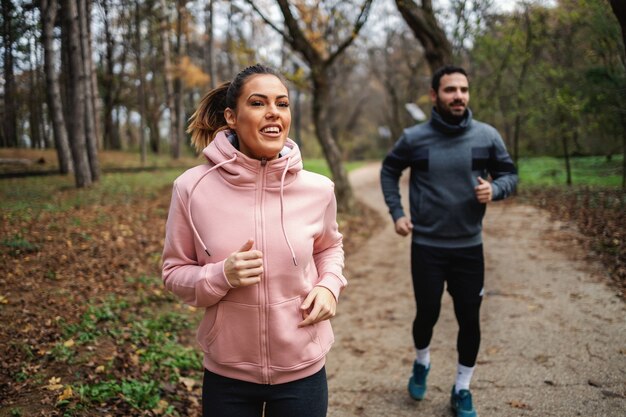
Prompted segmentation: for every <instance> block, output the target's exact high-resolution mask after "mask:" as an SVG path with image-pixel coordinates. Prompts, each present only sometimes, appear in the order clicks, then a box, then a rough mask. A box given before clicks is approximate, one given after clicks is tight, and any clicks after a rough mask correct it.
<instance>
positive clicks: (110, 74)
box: [100, 0, 121, 150]
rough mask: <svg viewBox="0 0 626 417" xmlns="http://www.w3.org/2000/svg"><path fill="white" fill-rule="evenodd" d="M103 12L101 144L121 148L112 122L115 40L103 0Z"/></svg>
mask: <svg viewBox="0 0 626 417" xmlns="http://www.w3.org/2000/svg"><path fill="white" fill-rule="evenodd" d="M100 5H101V7H102V13H103V25H104V39H105V53H104V59H103V61H104V62H103V65H102V66H103V67H104V76H103V77H102V86H103V88H102V91H103V101H104V109H103V113H104V115H103V119H104V134H103V136H102V144H103V146H104V149H117V150H119V149H121V146H120V143H119V135H116V134H115V132H116V129H115V123H114V122H113V107H114V105H115V101H114V94H115V93H114V89H115V78H116V77H115V67H114V66H115V63H114V62H113V59H114V57H113V51H114V50H115V40H114V38H113V35H112V33H111V28H110V16H109V1H108V0H104V1H102V2H101V3H100Z"/></svg>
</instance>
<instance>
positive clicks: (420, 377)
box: [409, 362, 430, 401]
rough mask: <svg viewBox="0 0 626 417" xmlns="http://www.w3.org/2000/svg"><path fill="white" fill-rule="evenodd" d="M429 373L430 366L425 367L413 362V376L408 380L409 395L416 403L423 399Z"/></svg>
mask: <svg viewBox="0 0 626 417" xmlns="http://www.w3.org/2000/svg"><path fill="white" fill-rule="evenodd" d="M429 371H430V366H428V368H427V367H425V366H424V365H421V364H419V363H417V362H413V375H411V378H409V395H410V396H411V398H413V399H414V400H417V401H421V400H423V399H424V396H425V395H426V377H427V376H428V372H429Z"/></svg>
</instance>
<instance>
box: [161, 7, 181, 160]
mask: <svg viewBox="0 0 626 417" xmlns="http://www.w3.org/2000/svg"><path fill="white" fill-rule="evenodd" d="M160 5H161V31H160V36H161V48H162V50H163V71H164V72H165V74H164V75H165V102H166V105H167V109H168V110H169V119H170V128H169V135H168V137H169V140H170V144H171V145H170V146H171V148H170V153H171V155H172V156H173V157H174V158H175V156H174V155H175V154H176V152H175V149H177V148H179V147H180V137H179V136H178V117H177V116H178V113H177V112H176V105H175V103H174V81H173V78H172V75H173V74H172V57H171V53H170V24H169V19H168V18H167V5H166V3H165V0H160Z"/></svg>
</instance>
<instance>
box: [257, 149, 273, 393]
mask: <svg viewBox="0 0 626 417" xmlns="http://www.w3.org/2000/svg"><path fill="white" fill-rule="evenodd" d="M266 170H267V158H262V159H261V175H259V180H258V182H257V206H256V207H257V214H256V215H257V231H258V232H257V237H256V239H257V248H258V249H259V250H261V251H262V252H263V265H264V266H265V265H267V251H266V250H265V222H264V220H265V198H264V197H265V180H266V178H265V172H266ZM267 292H268V285H267V269H265V268H263V276H262V277H261V282H260V289H259V307H260V314H261V317H260V323H259V326H260V332H259V334H260V336H261V341H260V342H261V373H262V379H263V382H264V383H265V384H269V383H270V382H271V380H270V371H269V342H268V336H269V335H268V332H269V311H268V300H269V296H268V293H267Z"/></svg>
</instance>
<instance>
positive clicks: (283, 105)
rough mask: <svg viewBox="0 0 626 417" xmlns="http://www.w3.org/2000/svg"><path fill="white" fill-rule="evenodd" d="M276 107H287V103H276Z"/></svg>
mask: <svg viewBox="0 0 626 417" xmlns="http://www.w3.org/2000/svg"><path fill="white" fill-rule="evenodd" d="M278 107H289V103H288V102H286V101H283V102H280V103H278Z"/></svg>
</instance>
